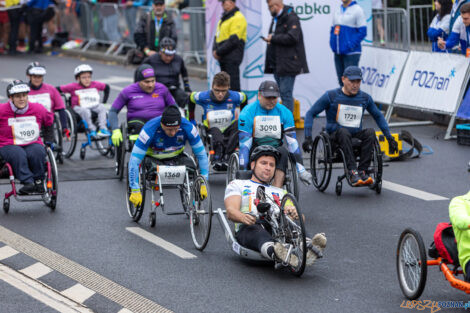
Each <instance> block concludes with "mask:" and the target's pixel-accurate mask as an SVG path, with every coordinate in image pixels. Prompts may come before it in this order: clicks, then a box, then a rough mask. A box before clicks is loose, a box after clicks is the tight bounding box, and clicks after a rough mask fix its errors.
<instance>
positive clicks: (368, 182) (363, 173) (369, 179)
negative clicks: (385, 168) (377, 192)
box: [359, 171, 374, 185]
mask: <svg viewBox="0 0 470 313" xmlns="http://www.w3.org/2000/svg"><path fill="white" fill-rule="evenodd" d="M359 176H360V177H361V180H362V184H363V185H372V184H373V183H374V180H373V179H372V177H370V175H369V174H367V173H366V171H360V172H359Z"/></svg>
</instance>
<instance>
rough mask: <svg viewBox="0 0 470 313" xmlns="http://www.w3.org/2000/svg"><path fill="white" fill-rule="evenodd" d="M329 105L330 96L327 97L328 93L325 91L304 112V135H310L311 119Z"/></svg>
mask: <svg viewBox="0 0 470 313" xmlns="http://www.w3.org/2000/svg"><path fill="white" fill-rule="evenodd" d="M329 105H330V97H328V93H325V94H324V95H323V96H321V97H320V99H318V100H317V102H315V103H314V104H313V105H312V106H311V107H310V109H309V110H308V111H307V113H306V114H305V125H304V132H305V137H311V136H312V128H313V119H314V118H315V117H316V116H317V115H318V114H320V113H321V112H322V111H325V110H326V109H327V108H328V106H329Z"/></svg>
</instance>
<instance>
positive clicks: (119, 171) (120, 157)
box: [114, 122, 139, 181]
mask: <svg viewBox="0 0 470 313" xmlns="http://www.w3.org/2000/svg"><path fill="white" fill-rule="evenodd" d="M120 129H121V134H122V139H123V140H122V142H121V144H120V145H119V146H117V147H114V149H115V152H114V169H115V173H116V175H117V176H118V178H119V181H122V179H123V177H124V172H125V167H124V164H125V163H126V153H127V152H131V151H132V148H133V147H134V143H135V141H136V140H137V138H136V140H132V139H131V138H130V136H138V135H139V134H134V135H129V134H128V128H127V122H125V123H122V124H121V127H120Z"/></svg>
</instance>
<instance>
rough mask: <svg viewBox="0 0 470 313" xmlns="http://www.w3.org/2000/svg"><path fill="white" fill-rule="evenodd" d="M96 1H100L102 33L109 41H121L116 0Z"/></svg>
mask: <svg viewBox="0 0 470 313" xmlns="http://www.w3.org/2000/svg"><path fill="white" fill-rule="evenodd" d="M98 2H99V3H100V18H101V19H102V23H103V24H102V25H103V33H104V34H105V36H106V38H107V39H108V40H109V41H112V42H119V41H121V34H120V33H119V25H118V22H119V15H118V14H119V12H118V10H117V0H98Z"/></svg>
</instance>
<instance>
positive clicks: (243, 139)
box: [238, 107, 253, 170]
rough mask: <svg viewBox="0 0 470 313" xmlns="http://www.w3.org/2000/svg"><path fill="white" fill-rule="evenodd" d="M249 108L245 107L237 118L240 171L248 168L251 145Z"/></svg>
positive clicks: (251, 128) (251, 123) (251, 130)
mask: <svg viewBox="0 0 470 313" xmlns="http://www.w3.org/2000/svg"><path fill="white" fill-rule="evenodd" d="M248 109H249V107H245V108H244V109H243V110H242V112H241V113H240V117H239V118H238V130H239V133H238V140H239V142H240V152H239V154H240V155H239V159H240V169H241V170H246V169H247V168H248V163H249V162H250V160H249V155H250V149H251V145H252V143H253V139H252V136H253V119H252V118H251V116H250V115H249V113H248Z"/></svg>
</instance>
